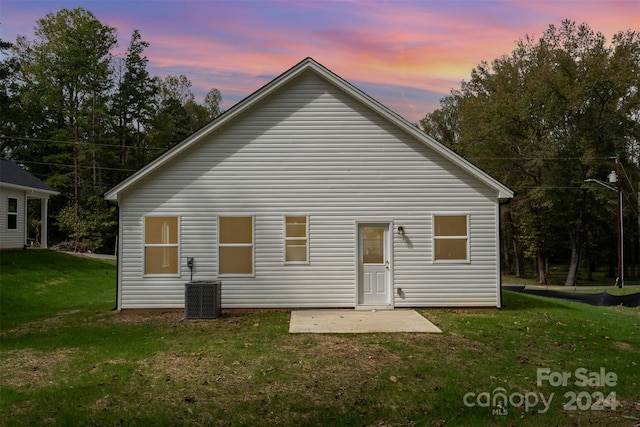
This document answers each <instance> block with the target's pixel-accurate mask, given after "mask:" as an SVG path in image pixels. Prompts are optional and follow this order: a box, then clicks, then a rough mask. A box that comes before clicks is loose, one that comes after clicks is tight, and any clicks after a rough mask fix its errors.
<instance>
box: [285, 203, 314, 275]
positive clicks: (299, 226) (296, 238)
mask: <svg viewBox="0 0 640 427" xmlns="http://www.w3.org/2000/svg"><path fill="white" fill-rule="evenodd" d="M284 263H285V264H309V217H308V216H306V215H287V216H285V217H284Z"/></svg>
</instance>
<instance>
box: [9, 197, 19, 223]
mask: <svg viewBox="0 0 640 427" xmlns="http://www.w3.org/2000/svg"><path fill="white" fill-rule="evenodd" d="M17 229H18V199H16V198H15V197H9V198H8V199H7V230H17Z"/></svg>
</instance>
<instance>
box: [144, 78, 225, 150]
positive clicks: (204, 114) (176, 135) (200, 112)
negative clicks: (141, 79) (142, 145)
mask: <svg viewBox="0 0 640 427" xmlns="http://www.w3.org/2000/svg"><path fill="white" fill-rule="evenodd" d="M156 84H157V96H156V105H158V109H157V111H156V113H155V116H154V118H153V119H152V120H151V123H150V129H149V137H150V141H151V143H152V144H153V146H154V147H159V148H165V149H166V148H170V147H172V146H174V145H175V144H177V143H178V142H180V141H181V140H183V139H184V138H186V137H187V136H188V135H190V134H192V133H193V132H195V131H196V130H198V129H199V128H200V127H202V126H203V125H205V124H206V123H207V122H208V121H209V120H210V115H209V111H208V109H207V108H206V107H204V106H202V105H199V104H197V103H196V102H195V96H194V94H193V92H192V91H191V80H189V79H188V78H187V76H185V75H180V76H167V77H165V78H164V79H163V80H160V79H157V80H156ZM214 101H215V100H212V101H211V102H214ZM212 106H213V104H212Z"/></svg>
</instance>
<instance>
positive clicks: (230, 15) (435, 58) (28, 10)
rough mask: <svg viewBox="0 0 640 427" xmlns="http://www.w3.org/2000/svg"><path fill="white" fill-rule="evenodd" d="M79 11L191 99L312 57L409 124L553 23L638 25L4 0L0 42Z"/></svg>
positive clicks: (244, 85)
mask: <svg viewBox="0 0 640 427" xmlns="http://www.w3.org/2000/svg"><path fill="white" fill-rule="evenodd" d="M76 7H82V8H84V9H87V10H90V11H91V12H93V13H94V15H95V16H96V17H97V18H98V19H99V20H100V21H101V22H102V23H103V24H106V25H110V26H112V27H115V28H116V29H117V31H118V40H119V45H118V47H117V49H116V50H115V51H114V52H113V53H114V54H122V55H124V52H125V51H126V49H127V46H128V44H129V39H130V37H131V33H132V32H133V30H135V29H138V30H140V33H141V35H142V38H143V40H145V41H147V42H149V43H150V47H149V48H148V49H147V50H146V51H145V54H146V56H147V58H148V59H149V66H148V69H149V72H150V74H151V75H156V76H159V77H165V76H167V75H179V74H185V75H186V76H187V77H189V78H190V79H191V81H192V82H193V91H194V92H195V94H196V97H197V99H198V101H202V97H203V96H204V94H205V93H206V92H207V91H208V90H209V89H211V88H213V87H216V88H218V89H219V90H220V91H221V92H222V97H223V104H222V107H223V108H224V109H228V108H230V107H231V106H233V104H235V103H236V102H238V101H239V100H241V99H243V98H244V97H246V96H248V95H250V94H251V93H252V92H253V91H255V90H256V89H258V88H260V87H261V86H262V85H264V84H265V83H267V82H269V81H270V80H271V79H273V78H274V77H276V76H277V75H279V74H280V73H282V72H284V71H286V70H287V69H289V68H290V67H291V66H293V65H295V64H296V63H298V62H299V61H301V60H302V59H304V58H305V57H308V56H311V57H313V58H314V59H315V60H316V61H318V62H320V63H321V64H322V65H324V66H326V67H327V68H329V69H330V70H331V71H333V72H335V73H336V74H338V75H339V76H340V77H342V78H344V79H346V80H347V81H349V82H350V83H352V84H353V85H355V86H356V87H358V88H359V89H361V90H363V91H365V92H366V93H367V94H368V95H370V96H372V97H373V98H375V99H377V100H378V101H380V102H382V103H383V104H385V105H386V106H387V107H389V108H391V109H392V110H394V111H395V112H397V113H399V114H401V115H402V116H404V117H405V118H407V119H408V120H411V121H413V122H417V121H418V120H420V119H421V118H422V117H424V116H425V114H426V113H429V112H431V111H433V110H434V109H436V108H438V105H439V104H438V102H439V100H440V99H441V98H442V97H443V96H445V95H446V94H448V93H449V91H450V90H451V89H454V88H459V87H460V82H461V81H462V80H468V79H469V76H470V74H471V70H472V69H473V67H475V66H476V65H478V64H479V63H480V61H482V60H486V61H492V60H493V59H495V58H498V57H500V56H501V55H503V54H509V53H511V52H512V51H513V49H514V48H515V43H516V41H517V40H519V39H522V38H524V37H525V36H526V35H527V34H528V35H530V36H534V37H535V38H536V39H537V38H538V37H540V36H541V35H542V33H543V32H544V31H545V30H547V28H548V27H549V25H550V24H553V25H555V26H559V25H560V23H561V22H562V20H564V19H570V20H572V21H575V22H576V23H577V24H580V23H583V22H586V23H587V24H589V26H590V27H591V28H592V29H593V30H594V31H598V32H601V33H602V34H604V35H605V37H606V38H607V40H611V38H612V37H613V35H614V34H615V33H617V32H618V31H626V30H636V31H638V30H640V0H620V1H618V0H600V1H595V0H582V1H580V0H557V1H552V0H545V1H526V0H520V1H515V0H501V1H497V0H496V1H488V0H464V1H463V0H449V1H444V0H421V1H419V0H410V1H400V0H398V1H395V0H387V1H383V0H347V1H324V0H313V1H312V0H307V1H271V0H239V1H221V0H138V1H125V0H46V1H41V0H0V38H1V39H2V40H5V41H9V42H14V41H15V39H16V36H17V35H24V36H26V37H27V39H29V40H33V38H34V35H33V27H34V25H35V23H36V21H37V20H38V19H40V18H42V17H44V16H45V15H46V14H47V13H48V12H54V13H55V12H57V11H58V10H60V9H62V8H68V9H73V8H76Z"/></svg>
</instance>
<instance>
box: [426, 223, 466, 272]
mask: <svg viewBox="0 0 640 427" xmlns="http://www.w3.org/2000/svg"><path fill="white" fill-rule="evenodd" d="M437 216H466V218H467V235H466V236H462V235H460V236H436V217H437ZM436 239H437V240H460V239H466V241H467V245H466V246H467V248H466V252H467V258H466V259H436ZM431 247H432V251H431V262H432V263H433V264H471V250H470V249H471V214H470V213H469V212H432V213H431Z"/></svg>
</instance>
